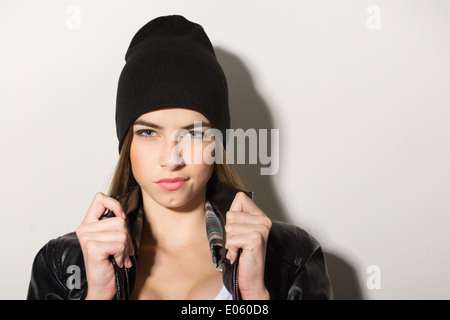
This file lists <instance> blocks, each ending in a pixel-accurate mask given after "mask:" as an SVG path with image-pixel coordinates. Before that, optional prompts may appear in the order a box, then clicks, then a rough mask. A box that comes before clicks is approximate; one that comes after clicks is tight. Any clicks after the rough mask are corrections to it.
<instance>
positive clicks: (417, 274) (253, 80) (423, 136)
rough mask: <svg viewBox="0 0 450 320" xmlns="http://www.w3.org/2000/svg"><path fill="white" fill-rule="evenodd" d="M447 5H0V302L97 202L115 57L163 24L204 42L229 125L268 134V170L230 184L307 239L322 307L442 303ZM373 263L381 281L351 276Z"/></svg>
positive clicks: (449, 169) (111, 139)
mask: <svg viewBox="0 0 450 320" xmlns="http://www.w3.org/2000/svg"><path fill="white" fill-rule="evenodd" d="M71 5H75V6H76V7H75V8H78V9H79V10H80V13H81V15H80V20H79V22H80V23H81V24H80V28H79V29H78V28H75V29H73V27H74V26H76V22H77V20H76V19H75V20H74V19H73V18H74V13H73V11H70V9H69V11H68V8H71ZM372 5H375V6H376V7H375V11H376V10H377V9H379V14H380V15H379V20H377V16H376V13H375V11H372V8H373V7H371V6H372ZM368 9H369V12H368V11H367V10H368ZM449 9H450V2H448V1H445V0H442V1H437V0H434V1H429V0H417V1H406V0H397V1H387V0H370V1H364V0H347V1H335V0H322V1H317V0H314V1H300V0H291V1H288V0H283V1H236V0H232V1H231V0H229V1H207V0H204V1H182V0H180V1H137V0H133V1H106V0H103V1H100V0H96V1H87V0H84V1H81V0H71V1H61V0H53V1H31V0H30V1H23V0H21V1H17V0H8V1H5V0H2V1H1V2H0V107H1V117H0V142H1V147H0V150H1V151H0V152H1V158H0V181H1V184H0V200H1V202H0V203H1V205H0V212H1V213H0V214H1V220H2V224H1V232H0V241H1V256H2V259H1V266H0V269H1V271H0V274H2V277H0V298H2V299H24V298H25V297H26V292H27V287H28V281H29V277H30V270H31V263H32V260H33V258H34V256H35V254H36V253H37V251H38V249H39V248H40V247H42V245H44V243H45V242H47V241H48V240H49V239H51V238H54V237H56V236H58V235H62V234H64V233H67V232H70V231H73V230H75V228H76V227H77V226H78V224H79V223H80V222H81V220H82V218H83V216H84V214H85V212H86V210H87V208H88V206H89V204H90V202H91V200H92V198H93V196H94V194H95V193H96V192H97V191H103V192H106V191H107V188H108V183H109V181H110V178H111V174H112V172H113V169H114V165H115V161H116V159H117V140H116V136H115V124H114V103H115V94H116V85H117V79H118V76H119V73H120V70H121V68H122V66H123V63H124V54H125V51H126V49H127V47H128V45H129V42H130V40H131V38H132V36H133V35H134V34H135V32H136V31H137V30H138V29H139V28H140V27H141V26H142V25H144V24H145V23H146V22H148V21H149V20H151V19H153V18H155V17H157V16H160V15H166V14H175V13H177V14H182V15H184V16H185V17H186V18H188V19H190V20H192V21H195V22H198V23H200V24H201V25H202V26H203V27H204V28H205V30H206V32H207V34H208V35H209V37H210V39H211V41H212V42H213V44H214V45H215V47H216V50H217V52H218V53H217V55H218V57H219V59H220V60H221V62H222V63H223V67H224V69H225V72H226V74H227V77H228V80H229V82H230V99H231V102H232V106H231V108H232V114H233V115H235V118H234V119H235V120H234V123H233V125H234V126H235V127H244V128H245V127H246V128H250V127H254V128H267V129H270V128H278V129H280V140H281V141H280V169H279V172H278V173H277V174H276V175H274V176H260V175H259V174H258V172H259V167H257V168H256V167H255V166H247V168H243V169H246V171H245V172H244V176H245V177H246V178H247V179H248V184H249V186H250V188H252V189H253V190H255V191H256V192H257V201H258V203H259V204H260V206H261V207H262V208H263V209H264V210H265V211H266V212H267V213H268V214H269V215H271V216H272V217H273V218H274V219H282V220H285V221H288V222H292V223H295V224H298V225H300V226H302V227H303V228H304V229H306V230H307V231H309V232H310V233H311V234H313V235H314V236H315V237H316V238H317V239H318V240H319V241H320V242H321V244H322V246H323V249H324V251H325V254H326V257H327V261H328V264H329V269H330V275H331V280H332V283H333V285H334V290H335V296H336V298H337V299H348V298H354V299H449V298H450V291H449V290H448V287H449V285H450V276H449V275H448V274H449V273H448V270H449V269H450V254H449V243H450V235H449V233H448V230H449V229H450V217H449V215H448V214H449V211H450V201H449V199H450V143H449V139H450V126H449V123H450V90H449V89H448V88H449V83H450V67H449V66H450V64H449V62H448V57H449V56H450V38H449V36H448V31H449V30H450V10H449ZM74 23H75V24H74ZM367 23H369V24H367ZM372 26H375V27H377V26H378V27H380V28H379V29H377V28H375V29H371V28H370V27H372ZM238 113H241V114H242V113H243V114H244V115H245V117H240V118H236V115H237V114H238ZM242 118H245V120H246V121H245V122H244V121H243V120H242ZM373 266H375V268H378V269H377V270H379V272H380V273H373V274H371V273H367V269H368V268H369V270H371V269H370V268H373ZM378 275H380V277H379V278H377V279H378V280H380V284H381V288H372V289H371V286H368V285H367V281H368V282H369V284H373V283H374V282H373V281H372V280H374V277H375V276H378ZM371 276H372V278H371Z"/></svg>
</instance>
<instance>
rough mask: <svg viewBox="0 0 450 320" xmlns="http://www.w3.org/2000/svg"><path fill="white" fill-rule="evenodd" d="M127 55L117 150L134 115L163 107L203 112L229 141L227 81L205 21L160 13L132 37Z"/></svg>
mask: <svg viewBox="0 0 450 320" xmlns="http://www.w3.org/2000/svg"><path fill="white" fill-rule="evenodd" d="M125 61H126V64H125V66H124V68H123V70H122V73H121V75H120V78H119V84H118V89H117V100H116V129H117V137H118V138H119V152H120V150H121V149H122V145H123V141H124V138H125V136H126V134H127V132H128V130H129V129H130V127H131V125H132V124H133V123H134V121H135V120H136V119H137V118H139V117H140V116H141V115H142V114H144V113H147V112H150V111H154V110H158V109H161V108H186V109H191V110H195V111H198V112H200V113H201V114H203V115H204V116H205V117H206V118H207V119H208V120H209V121H210V122H211V124H212V126H213V127H214V128H216V129H219V130H220V131H221V132H222V136H223V140H224V143H225V130H226V129H227V128H229V126H230V112H229V108H228V88H227V81H226V78H225V74H224V72H223V70H222V68H221V66H220V64H219V63H218V61H217V59H216V55H215V53H214V49H213V47H212V45H211V42H210V41H209V39H208V36H207V35H206V33H205V31H204V30H203V28H202V26H200V25H198V24H196V23H193V22H191V21H189V20H187V19H185V18H184V17H182V16H177V15H173V16H165V17H159V18H156V19H154V20H152V21H150V22H148V23H147V24H146V25H144V26H143V27H142V28H141V29H140V30H139V31H138V32H137V33H136V35H135V36H134V37H133V39H132V40H131V43H130V46H129V48H128V50H127V53H126V55H125Z"/></svg>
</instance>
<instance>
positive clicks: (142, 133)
mask: <svg viewBox="0 0 450 320" xmlns="http://www.w3.org/2000/svg"><path fill="white" fill-rule="evenodd" d="M136 134H137V135H139V136H142V137H152V136H154V135H155V134H156V133H155V131H153V130H150V129H144V130H138V131H136Z"/></svg>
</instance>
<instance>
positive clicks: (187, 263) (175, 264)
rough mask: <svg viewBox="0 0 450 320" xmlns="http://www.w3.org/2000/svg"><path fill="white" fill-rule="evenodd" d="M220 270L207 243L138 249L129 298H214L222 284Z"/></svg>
mask: <svg viewBox="0 0 450 320" xmlns="http://www.w3.org/2000/svg"><path fill="white" fill-rule="evenodd" d="M222 285H223V282H222V273H221V272H220V271H217V270H216V269H215V268H214V265H213V263H212V259H211V252H210V251H209V248H208V243H207V242H205V241H201V242H197V243H193V244H190V245H187V246H184V247H183V248H158V247H157V246H147V247H145V248H141V249H140V253H139V260H138V263H137V275H136V285H135V289H134V292H133V297H132V298H133V299H141V300H156V299H167V300H188V299H191V300H195V299H202V300H208V299H214V297H216V296H217V294H218V293H219V292H220V290H221V288H222Z"/></svg>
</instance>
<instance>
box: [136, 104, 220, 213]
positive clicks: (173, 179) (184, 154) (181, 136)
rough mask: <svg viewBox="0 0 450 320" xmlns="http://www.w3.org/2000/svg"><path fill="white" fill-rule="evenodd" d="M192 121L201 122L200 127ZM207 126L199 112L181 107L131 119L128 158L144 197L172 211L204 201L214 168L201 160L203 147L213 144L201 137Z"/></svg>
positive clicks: (208, 127)
mask: <svg viewBox="0 0 450 320" xmlns="http://www.w3.org/2000/svg"><path fill="white" fill-rule="evenodd" d="M196 121H202V123H201V127H200V126H199V122H196ZM210 128H211V125H210V124H209V122H208V120H207V119H206V118H205V117H204V116H203V115H202V114H201V113H199V112H197V111H192V110H188V109H182V108H170V109H160V110H157V111H152V112H149V113H146V114H143V115H142V116H140V117H139V118H138V119H137V120H136V121H135V123H134V125H133V127H132V130H133V140H132V143H131V149H130V161H131V167H132V171H133V175H134V177H135V179H136V181H137V182H138V184H139V185H140V187H141V189H142V193H143V196H144V197H145V196H148V197H149V198H150V199H149V200H150V201H154V202H156V203H158V204H159V205H161V206H164V207H166V208H171V209H174V210H189V208H191V207H192V206H196V205H198V204H199V203H200V202H199V201H204V200H205V195H206V184H207V182H208V180H209V178H210V177H211V175H212V172H213V169H214V164H207V163H205V161H204V159H203V154H204V150H205V148H206V147H207V146H208V145H209V144H211V143H214V142H213V141H214V140H212V141H211V140H205V139H204V138H203V135H204V132H205V131H207V130H208V129H210Z"/></svg>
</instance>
